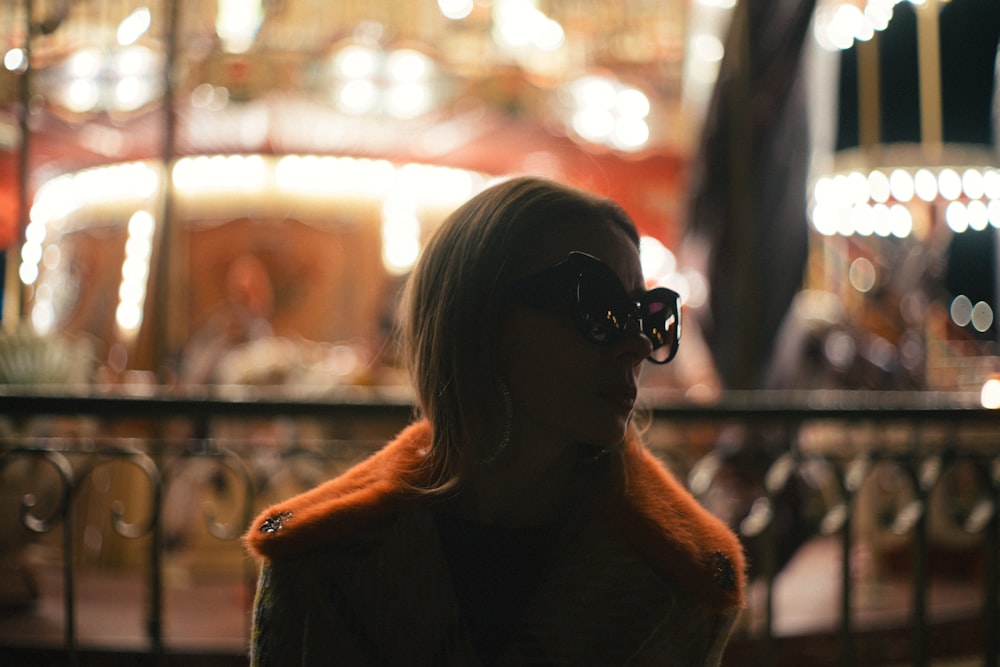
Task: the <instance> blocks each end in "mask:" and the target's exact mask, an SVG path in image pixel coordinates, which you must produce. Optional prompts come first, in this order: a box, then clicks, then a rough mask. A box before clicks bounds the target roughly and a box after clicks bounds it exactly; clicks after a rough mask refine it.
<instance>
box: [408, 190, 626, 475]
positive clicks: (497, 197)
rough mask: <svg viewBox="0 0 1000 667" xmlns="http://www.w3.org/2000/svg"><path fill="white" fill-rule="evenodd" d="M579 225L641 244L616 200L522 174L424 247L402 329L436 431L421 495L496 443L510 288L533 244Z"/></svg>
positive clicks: (421, 400) (470, 204) (460, 212)
mask: <svg viewBox="0 0 1000 667" xmlns="http://www.w3.org/2000/svg"><path fill="white" fill-rule="evenodd" d="M577 222H579V223H591V224H592V223H594V222H600V223H604V222H607V224H612V225H617V226H619V227H621V228H622V229H623V230H624V231H625V232H626V234H627V235H628V236H629V238H630V239H631V240H632V241H633V242H634V243H635V244H636V246H638V243H639V237H638V233H637V231H636V228H635V225H634V224H633V222H632V221H631V219H630V218H629V217H628V215H627V214H626V213H625V212H624V211H623V210H622V209H621V208H620V207H619V206H618V205H617V204H615V203H614V202H613V201H611V200H608V199H603V198H599V197H596V196H594V195H591V194H589V193H587V192H584V191H581V190H577V189H574V188H570V187H568V186H565V185H562V184H559V183H555V182H552V181H548V180H545V179H540V178H532V177H520V178H513V179H510V180H506V181H502V182H500V183H499V184H497V185H494V186H492V187H490V188H487V189H486V190H484V191H482V192H481V193H479V194H478V195H476V196H474V197H473V198H472V199H470V200H469V201H467V202H466V203H465V204H463V205H462V206H461V207H459V208H458V209H457V210H456V211H454V212H453V213H452V214H451V215H450V216H449V217H448V218H447V219H446V220H445V221H444V222H443V223H442V225H441V226H440V227H439V228H438V229H437V230H436V232H435V233H434V235H433V237H432V238H431V240H430V241H429V243H428V244H427V246H426V248H425V249H424V251H423V253H422V255H421V257H420V260H419V261H418V263H417V265H416V267H415V268H414V270H413V273H412V275H411V276H410V278H409V281H408V283H407V286H406V289H405V292H404V296H403V301H402V314H403V317H402V325H403V342H404V352H405V356H406V361H407V362H408V369H409V372H410V376H411V380H412V383H413V387H414V390H415V392H416V398H417V409H418V410H419V412H420V413H421V414H422V415H423V416H424V417H426V418H427V419H428V420H429V422H430V424H431V427H432V432H433V436H432V444H431V451H430V452H429V455H428V460H427V463H428V465H429V466H430V467H431V470H430V473H431V474H430V475H429V479H430V486H429V488H427V489H424V490H425V491H430V492H435V491H443V490H447V489H450V488H452V487H454V486H456V485H457V484H458V483H459V482H460V480H461V478H462V476H463V471H465V470H467V469H468V467H469V466H470V465H472V464H473V463H474V462H475V460H476V457H477V455H480V456H481V453H482V452H483V451H490V450H491V448H492V449H495V448H496V447H498V446H499V444H500V443H499V442H496V443H489V442H483V440H484V437H486V435H487V434H488V433H489V432H490V427H489V425H490V423H491V420H496V419H497V414H496V412H497V409H496V406H497V405H500V404H501V401H502V400H503V391H504V389H503V385H502V382H501V377H502V376H501V371H502V369H501V368H500V367H499V362H498V347H499V333H500V331H501V324H502V321H503V318H504V314H505V312H506V295H507V290H508V287H509V285H510V283H511V281H512V279H513V278H515V277H517V276H518V275H519V272H520V271H523V269H524V267H525V264H526V262H527V261H528V260H529V259H530V257H531V255H532V251H533V250H534V244H533V242H534V241H536V240H537V239H539V238H540V237H541V236H542V235H543V234H544V233H546V231H551V230H553V229H554V228H557V227H558V226H561V225H566V224H568V223H577ZM422 477H426V476H422Z"/></svg>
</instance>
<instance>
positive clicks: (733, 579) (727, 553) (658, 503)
mask: <svg viewBox="0 0 1000 667" xmlns="http://www.w3.org/2000/svg"><path fill="white" fill-rule="evenodd" d="M430 440H431V429H430V425H429V424H428V423H427V422H426V421H420V422H417V423H415V424H412V425H410V426H408V427H407V428H406V429H404V430H403V432H402V433H400V434H399V436H397V437H396V439H395V440H393V441H392V442H390V443H389V444H388V445H386V446H385V447H384V448H382V449H381V450H379V451H378V452H377V453H375V454H374V455H372V456H371V457H369V458H368V459H366V460H365V461H363V462H361V463H359V464H358V465H356V466H354V467H353V468H351V469H350V470H348V471H347V472H346V473H344V474H343V475H341V476H339V477H337V478H335V479H332V480H330V481H328V482H326V483H324V484H321V485H320V486H318V487H316V488H314V489H312V490H310V491H307V492H305V493H303V494H301V495H298V496H295V497H293V498H291V499H289V500H286V501H284V502H281V503H278V504H277V505H274V506H272V507H271V508H269V509H267V510H266V511H265V512H263V513H262V514H260V515H259V516H258V517H257V518H256V519H255V520H254V521H253V522H252V523H251V524H250V528H249V530H248V531H247V533H246V536H245V538H244V539H245V544H246V546H247V549H248V550H249V551H250V553H251V554H253V555H254V556H256V557H257V558H264V559H280V558H285V557H289V556H293V555H296V554H300V553H303V552H306V551H309V550H311V549H314V548H318V547H321V546H323V545H327V544H331V543H334V542H336V541H338V540H340V539H343V538H345V537H349V536H350V535H352V534H354V533H355V532H356V531H358V530H359V529H361V528H364V527H366V526H371V525H373V524H374V523H377V522H378V521H379V520H380V519H384V518H387V517H389V516H391V515H392V514H394V513H395V512H398V511H400V510H402V509H403V508H404V507H406V506H407V505H412V506H414V507H419V506H422V505H420V503H419V498H420V496H419V494H417V493H415V492H413V491H412V489H413V488H414V487H419V485H420V484H419V483H420V481H421V478H420V474H421V470H422V468H421V463H422V460H423V458H424V457H425V456H426V452H427V451H428V448H429V446H430ZM623 459H624V470H623V472H624V476H625V484H626V486H625V493H624V494H623V495H622V497H621V500H620V505H618V506H616V507H615V508H613V509H612V512H613V513H612V517H613V522H612V526H613V528H614V529H615V530H617V531H619V532H620V533H621V534H622V536H623V537H624V538H625V539H627V540H628V541H629V542H630V543H632V544H633V545H634V546H635V547H636V549H637V550H638V551H639V552H640V553H643V554H644V555H645V556H646V558H647V560H648V561H649V562H650V564H651V565H652V566H653V567H655V568H656V569H657V570H658V571H659V572H661V573H662V574H663V575H664V576H665V577H667V578H669V579H670V580H671V581H673V582H675V584H676V585H677V586H678V587H679V588H681V589H685V590H687V591H688V592H689V593H691V594H693V595H697V596H698V597H700V598H701V599H702V600H703V601H704V602H705V603H707V604H711V605H712V606H717V607H719V608H732V607H740V606H742V605H743V591H744V585H745V574H744V571H745V563H744V557H743V551H742V547H741V545H740V542H739V540H738V539H737V538H736V536H735V535H734V534H733V533H732V532H731V531H730V530H729V528H728V527H727V526H726V525H725V524H724V523H723V522H722V521H720V520H719V519H717V518H716V517H714V516H713V515H711V514H710V513H709V512H708V511H707V510H705V509H704V508H703V507H702V506H701V505H700V504H698V502H697V501H696V500H695V499H694V498H693V497H692V496H691V495H690V493H688V492H687V490H686V489H684V488H683V486H682V485H681V484H680V483H679V482H678V481H677V480H676V479H675V478H674V477H673V476H672V475H671V474H670V473H668V472H667V471H666V470H665V469H664V467H663V466H662V465H661V464H660V463H659V461H657V460H656V458H655V457H654V456H653V455H652V454H651V453H650V452H649V451H648V450H646V449H645V447H643V446H642V445H641V443H639V442H638V441H637V440H630V441H629V443H628V446H627V449H626V455H625V456H624V457H623Z"/></svg>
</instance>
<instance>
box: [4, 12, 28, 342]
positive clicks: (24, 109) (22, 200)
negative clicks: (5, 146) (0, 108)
mask: <svg viewBox="0 0 1000 667" xmlns="http://www.w3.org/2000/svg"><path fill="white" fill-rule="evenodd" d="M31 3H32V0H24V71H23V72H21V77H20V78H19V79H18V83H19V84H20V85H19V86H18V93H19V95H18V96H19V103H20V107H21V108H20V109H19V110H18V111H19V113H18V130H19V134H20V139H21V144H20V146H19V147H18V158H17V181H18V182H17V234H16V236H15V237H14V240H13V241H12V242H11V244H10V247H8V248H7V250H6V251H5V257H4V259H5V262H4V282H3V313H2V314H0V318H2V323H3V330H4V331H6V332H8V333H13V332H15V331H16V330H17V329H18V327H19V326H20V325H21V304H22V302H23V299H24V294H23V288H22V285H21V276H20V273H19V271H20V263H21V262H20V259H21V257H20V255H21V253H20V252H19V250H20V248H21V247H22V246H23V245H24V230H25V229H26V228H27V226H28V174H29V171H30V170H29V164H28V158H29V156H30V144H31V142H30V136H31V134H30V131H29V127H28V117H29V105H30V103H31V86H30V81H29V79H30V74H31V68H32V62H31V32H32V25H31V24H32V12H31Z"/></svg>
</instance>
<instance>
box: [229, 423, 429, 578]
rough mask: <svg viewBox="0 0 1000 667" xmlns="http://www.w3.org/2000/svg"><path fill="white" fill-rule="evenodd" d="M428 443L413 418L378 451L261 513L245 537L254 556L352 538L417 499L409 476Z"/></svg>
mask: <svg viewBox="0 0 1000 667" xmlns="http://www.w3.org/2000/svg"><path fill="white" fill-rule="evenodd" d="M429 444H430V427H429V426H428V425H427V423H426V422H417V423H415V424H412V425H411V426H409V427H407V428H406V429H405V430H403V431H402V432H401V433H400V434H399V435H398V436H397V437H396V438H395V439H394V440H392V441H391V442H390V443H388V444H387V445H386V446H385V447H383V448H382V449H381V450H379V451H378V452H376V453H374V454H373V455H372V456H370V457H368V458H367V459H365V460H364V461H362V462H360V463H358V464H357V465H355V466H354V467H352V468H350V469H349V470H347V471H346V472H345V473H344V474H342V475H340V476H338V477H335V478H334V479H331V480H329V481H327V482H325V483H323V484H321V485H319V486H317V487H316V488H314V489H311V490H309V491H306V492H305V493H302V494H299V495H297V496H294V497H292V498H289V499H288V500H285V501H283V502H280V503H277V504H276V505H272V506H271V507H269V508H268V509H266V510H264V511H263V512H261V513H260V514H259V515H258V516H257V517H256V518H255V519H254V520H253V521H252V522H251V524H250V528H249V529H248V531H247V532H246V534H245V535H244V538H243V539H244V544H245V545H246V548H247V550H248V551H249V552H250V553H251V554H252V555H254V556H255V557H257V558H263V559H269V560H273V559H278V558H287V557H291V556H296V555H301V554H303V553H306V552H309V551H312V550H316V549H318V548H322V547H324V546H328V545H331V544H335V543H337V542H341V541H345V540H350V539H352V538H354V537H356V536H358V535H359V534H362V533H364V532H365V531H367V530H368V529H370V528H372V527H375V526H378V525H379V524H380V523H383V522H385V521H387V520H389V519H391V518H392V517H393V516H395V515H397V514H398V513H399V512H400V511H401V510H403V509H404V508H405V507H407V506H410V505H413V504H414V503H415V502H416V500H417V499H418V498H419V496H418V495H417V494H415V493H414V492H413V491H412V489H413V485H412V483H411V481H412V476H413V475H414V474H415V472H416V471H418V469H419V467H420V462H421V458H422V457H423V456H424V455H425V454H426V451H427V447H428V446H429Z"/></svg>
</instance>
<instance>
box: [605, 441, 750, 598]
mask: <svg viewBox="0 0 1000 667" xmlns="http://www.w3.org/2000/svg"><path fill="white" fill-rule="evenodd" d="M624 476H625V492H624V495H623V502H622V505H621V506H620V508H619V511H618V512H617V513H616V516H615V517H614V523H615V525H616V529H617V530H618V531H620V532H621V533H622V534H623V535H624V536H625V538H626V539H627V540H628V541H629V542H630V543H631V544H632V545H633V547H634V548H636V549H637V550H638V551H639V552H640V553H641V554H642V555H643V557H644V558H645V559H646V560H647V561H648V562H649V563H650V564H651V565H652V566H653V567H654V569H656V570H657V571H659V572H660V573H661V575H662V576H664V577H666V578H668V579H670V580H671V581H672V582H673V583H674V584H675V585H676V586H677V587H678V588H680V589H681V590H687V592H689V593H690V594H692V595H696V596H697V597H699V598H700V599H702V600H703V601H704V602H705V603H707V604H709V605H710V606H715V607H719V608H730V607H742V606H743V604H744V599H743V595H744V587H745V584H746V576H745V569H746V562H745V558H744V554H743V547H742V544H741V543H740V540H739V538H738V537H737V536H736V535H735V534H734V533H733V531H732V530H731V529H730V528H729V527H728V526H727V525H726V524H725V523H724V522H723V521H722V520H720V519H719V518H718V517H716V516H714V515H713V514H712V513H711V512H709V511H708V510H707V509H705V508H704V507H703V506H702V505H701V504H700V503H699V502H698V500H697V499H696V498H695V497H694V496H693V495H692V494H691V493H690V492H689V491H688V490H687V489H686V488H685V487H684V486H683V485H682V484H681V483H680V481H678V480H677V479H676V478H675V477H674V476H673V475H672V474H671V473H670V472H669V471H668V470H667V469H666V467H665V466H664V465H663V464H662V463H661V462H660V461H659V459H657V458H656V457H655V456H654V455H653V454H652V453H651V452H650V451H649V450H648V449H647V448H646V447H645V446H644V445H642V443H640V442H638V441H633V442H630V444H629V446H628V447H627V449H626V454H625V457H624Z"/></svg>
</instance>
